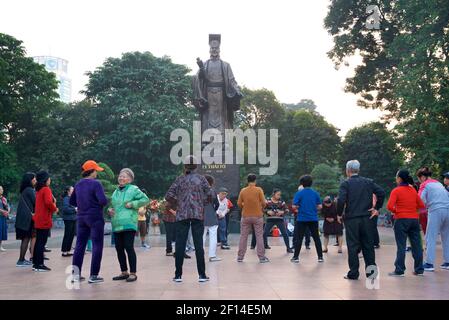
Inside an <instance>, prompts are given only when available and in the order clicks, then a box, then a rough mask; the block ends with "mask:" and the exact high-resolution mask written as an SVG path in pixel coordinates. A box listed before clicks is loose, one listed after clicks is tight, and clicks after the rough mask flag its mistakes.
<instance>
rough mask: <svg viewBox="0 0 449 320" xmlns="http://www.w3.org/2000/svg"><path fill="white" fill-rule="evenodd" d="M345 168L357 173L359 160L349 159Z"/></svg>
mask: <svg viewBox="0 0 449 320" xmlns="http://www.w3.org/2000/svg"><path fill="white" fill-rule="evenodd" d="M346 170H347V171H349V172H351V173H359V171H360V162H359V160H349V161H348V162H346Z"/></svg>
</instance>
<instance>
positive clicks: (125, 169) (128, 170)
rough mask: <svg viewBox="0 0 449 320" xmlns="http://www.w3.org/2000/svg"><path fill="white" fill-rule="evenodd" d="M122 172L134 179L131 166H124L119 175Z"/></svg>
mask: <svg viewBox="0 0 449 320" xmlns="http://www.w3.org/2000/svg"><path fill="white" fill-rule="evenodd" d="M122 173H124V174H126V175H127V176H128V177H129V178H130V179H131V181H134V172H133V171H132V170H131V169H130V168H123V169H122V170H120V173H119V175H120V174H122Z"/></svg>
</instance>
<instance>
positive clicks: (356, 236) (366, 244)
mask: <svg viewBox="0 0 449 320" xmlns="http://www.w3.org/2000/svg"><path fill="white" fill-rule="evenodd" d="M359 171H360V162H359V161H358V160H350V161H348V162H347V163H346V175H347V177H348V179H346V180H345V181H343V182H342V183H341V185H340V190H339V193H338V202H337V215H338V216H337V218H338V220H339V221H341V219H342V217H343V219H344V223H345V230H346V243H347V246H348V264H349V272H348V274H347V275H346V276H345V279H349V280H357V279H358V278H359V256H358V253H359V252H360V251H362V253H363V258H364V260H365V268H368V267H371V268H372V266H376V259H375V253H374V232H373V221H372V219H373V218H374V217H376V216H378V215H379V209H380V208H382V204H383V202H384V199H385V191H384V190H383V189H382V188H381V187H379V186H378V185H377V184H375V183H374V182H373V180H371V179H368V178H364V177H361V176H359ZM373 195H375V196H376V197H377V201H376V204H375V205H374V206H373ZM343 212H344V214H343ZM366 275H367V277H368V276H370V274H368V273H367V274H366Z"/></svg>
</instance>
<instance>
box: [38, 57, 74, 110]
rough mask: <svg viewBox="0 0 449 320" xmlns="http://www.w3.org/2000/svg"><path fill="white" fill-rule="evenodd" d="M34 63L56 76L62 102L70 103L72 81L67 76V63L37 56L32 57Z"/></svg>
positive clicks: (59, 59) (57, 59)
mask: <svg viewBox="0 0 449 320" xmlns="http://www.w3.org/2000/svg"><path fill="white" fill-rule="evenodd" d="M33 59H34V61H36V62H37V63H39V64H42V65H44V66H45V69H46V70H47V71H49V72H53V73H54V74H56V79H57V80H58V82H59V85H58V90H57V91H58V93H59V98H60V100H61V101H62V102H65V103H70V102H71V101H72V80H71V79H70V78H69V76H68V72H67V65H68V63H69V62H68V61H67V60H64V59H61V58H57V57H52V56H37V57H33Z"/></svg>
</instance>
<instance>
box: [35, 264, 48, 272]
mask: <svg viewBox="0 0 449 320" xmlns="http://www.w3.org/2000/svg"><path fill="white" fill-rule="evenodd" d="M33 271H36V272H48V271H51V269H50V268H49V267H47V266H46V265H41V266H35V267H34V268H33Z"/></svg>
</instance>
